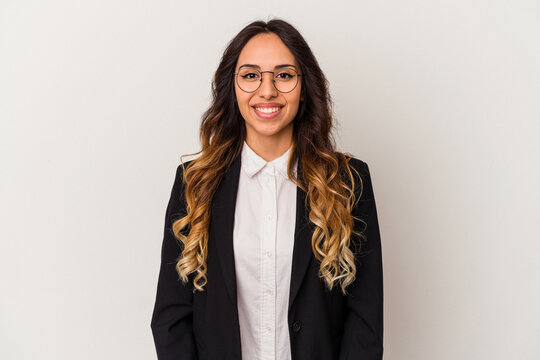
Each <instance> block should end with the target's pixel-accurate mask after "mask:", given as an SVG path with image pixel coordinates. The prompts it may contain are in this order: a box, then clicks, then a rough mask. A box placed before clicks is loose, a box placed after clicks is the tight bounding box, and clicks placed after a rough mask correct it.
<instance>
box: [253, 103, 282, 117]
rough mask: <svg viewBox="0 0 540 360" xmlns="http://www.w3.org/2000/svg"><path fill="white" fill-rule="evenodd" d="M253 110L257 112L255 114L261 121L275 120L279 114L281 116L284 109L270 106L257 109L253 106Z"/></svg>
mask: <svg viewBox="0 0 540 360" xmlns="http://www.w3.org/2000/svg"><path fill="white" fill-rule="evenodd" d="M253 109H254V110H255V114H256V115H257V116H258V117H259V118H261V119H273V118H275V117H276V116H278V115H279V114H281V110H282V109H283V106H268V107H256V106H253Z"/></svg>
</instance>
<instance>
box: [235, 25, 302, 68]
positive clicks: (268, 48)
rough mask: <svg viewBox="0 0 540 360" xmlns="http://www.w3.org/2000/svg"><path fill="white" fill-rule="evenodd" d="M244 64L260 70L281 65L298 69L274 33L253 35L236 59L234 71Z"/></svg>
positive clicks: (289, 52)
mask: <svg viewBox="0 0 540 360" xmlns="http://www.w3.org/2000/svg"><path fill="white" fill-rule="evenodd" d="M244 64H254V65H259V66H260V67H261V69H273V68H274V67H275V66H276V65H281V64H293V65H295V66H296V67H297V68H298V67H299V65H298V63H297V62H296V59H295V58H294V55H293V54H292V52H291V51H290V50H289V48H288V47H287V45H285V44H284V43H283V41H281V39H280V38H279V37H278V36H277V35H276V34H274V33H269V34H268V33H262V34H258V35H255V36H254V37H252V38H251V39H250V40H249V41H248V42H247V43H246V45H245V46H244V48H243V49H242V51H241V52H240V56H239V57H238V61H237V63H236V69H238V68H239V67H240V66H242V65H244Z"/></svg>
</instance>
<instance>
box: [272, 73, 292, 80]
mask: <svg viewBox="0 0 540 360" xmlns="http://www.w3.org/2000/svg"><path fill="white" fill-rule="evenodd" d="M292 77H293V75H291V74H288V73H286V72H282V73H279V74H277V75H276V78H277V79H283V80H288V79H291V78H292Z"/></svg>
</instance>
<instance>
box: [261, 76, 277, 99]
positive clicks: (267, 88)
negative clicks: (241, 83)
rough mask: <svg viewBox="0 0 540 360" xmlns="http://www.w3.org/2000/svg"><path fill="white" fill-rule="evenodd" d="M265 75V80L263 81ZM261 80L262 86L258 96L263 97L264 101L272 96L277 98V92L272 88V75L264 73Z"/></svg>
mask: <svg viewBox="0 0 540 360" xmlns="http://www.w3.org/2000/svg"><path fill="white" fill-rule="evenodd" d="M265 75H266V80H265V78H264V77H265ZM261 80H262V84H261V86H260V87H259V95H260V96H262V97H264V98H265V99H269V98H272V97H274V96H277V92H278V91H277V90H276V88H275V87H274V74H272V73H264V74H261Z"/></svg>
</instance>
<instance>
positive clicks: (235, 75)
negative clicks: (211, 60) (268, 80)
mask: <svg viewBox="0 0 540 360" xmlns="http://www.w3.org/2000/svg"><path fill="white" fill-rule="evenodd" d="M254 71H257V72H258V73H259V74H261V78H260V80H259V86H257V88H256V89H255V90H253V91H246V90H244V89H242V88H241V87H240V84H239V83H238V74H239V72H233V74H234V79H235V82H236V84H237V85H238V88H239V89H240V90H242V91H243V92H247V93H253V92H255V91H257V90H259V88H260V87H261V84H262V80H263V77H262V74H264V73H271V74H272V84H273V85H274V89H276V90H277V91H278V92H280V93H282V94H287V93H290V92H291V91H293V90H294V89H296V87H297V86H298V82H299V81H298V78H296V84H295V85H294V87H293V88H292V89H291V90H289V91H281V90H279V89H278V88H277V87H276V79H274V76H275V73H276V72H275V71H259V70H257V69H254ZM295 72H296V70H295ZM296 76H298V77H300V76H302V74H298V73H297V74H296Z"/></svg>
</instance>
